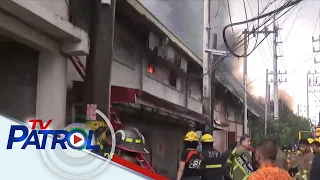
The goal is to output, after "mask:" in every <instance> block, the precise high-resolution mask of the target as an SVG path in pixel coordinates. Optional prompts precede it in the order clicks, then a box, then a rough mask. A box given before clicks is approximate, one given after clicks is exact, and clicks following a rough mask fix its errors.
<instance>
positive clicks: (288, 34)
mask: <svg viewBox="0 0 320 180" xmlns="http://www.w3.org/2000/svg"><path fill="white" fill-rule="evenodd" d="M302 9H303V8H302V3H301V5H300V8H299V9H298V11H297V13H296V16H295V18H294V20H293V22H292V24H291V27H290V29H289V32H288V33H287V36H286V37H285V38H284V40H283V42H285V41H287V40H288V38H289V36H290V33H291V31H292V29H293V26H294V24H295V22H296V20H297V18H298V15H299V13H300V11H301V10H302ZM292 12H293V11H292Z"/></svg>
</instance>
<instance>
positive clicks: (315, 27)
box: [312, 12, 320, 35]
mask: <svg viewBox="0 0 320 180" xmlns="http://www.w3.org/2000/svg"><path fill="white" fill-rule="evenodd" d="M319 13H320V12H319ZM318 22H319V15H318V18H317V21H316V25H315V26H314V30H313V33H312V35H314V33H315V32H316V29H317V24H318Z"/></svg>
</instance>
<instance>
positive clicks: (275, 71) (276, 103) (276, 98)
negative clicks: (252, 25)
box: [273, 15, 279, 120]
mask: <svg viewBox="0 0 320 180" xmlns="http://www.w3.org/2000/svg"><path fill="white" fill-rule="evenodd" d="M273 31H274V33H273V88H274V98H273V102H274V105H273V107H274V110H273V113H274V119H275V120H276V119H278V118H279V95H278V92H279V91H278V55H277V37H278V27H277V26H276V15H274V19H273Z"/></svg>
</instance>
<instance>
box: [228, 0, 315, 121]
mask: <svg viewBox="0 0 320 180" xmlns="http://www.w3.org/2000/svg"><path fill="white" fill-rule="evenodd" d="M280 1H281V0H278V2H280ZM256 2H257V0H251V1H250V5H251V9H252V11H253V14H254V15H255V14H256V13H257V3H256ZM260 2H261V1H260ZM263 2H267V0H265V1H263ZM230 4H231V7H232V8H231V14H232V15H231V16H232V19H233V21H234V22H237V21H242V20H244V19H245V12H244V8H243V4H242V1H235V0H230ZM260 5H261V4H260ZM264 6H265V4H264ZM239 7H242V8H239ZM273 8H274V6H273ZM319 8H320V1H316V0H314V1H311V0H308V1H303V2H302V3H301V4H300V5H298V6H297V7H296V8H295V9H294V10H293V12H292V13H291V12H289V13H287V14H286V15H284V16H283V17H282V18H280V19H279V20H278V24H279V26H280V28H281V30H280V34H279V39H278V41H280V42H282V43H280V44H279V45H278V51H277V52H278V55H281V56H283V57H279V59H278V70H280V71H281V72H285V71H287V75H284V76H282V77H283V78H282V79H283V80H285V79H287V82H283V83H280V84H279V89H283V90H285V91H286V92H287V93H288V94H289V95H290V96H292V97H293V100H294V108H293V110H294V112H296V113H297V111H298V105H300V106H301V107H300V108H299V109H300V111H299V115H301V116H305V117H306V116H307V113H306V104H307V100H306V98H307V72H308V70H310V71H311V72H314V71H315V70H318V72H320V69H319V68H320V66H319V65H315V64H314V59H313V57H314V53H313V50H312V47H313V45H314V46H315V47H316V49H317V48H318V47H319V46H317V44H313V43H312V36H313V35H314V36H317V37H318V36H319V34H320V29H319V27H320V26H319V22H318V14H319ZM248 9H249V8H248ZM248 11H249V10H248ZM248 17H249V18H251V17H252V16H251V13H250V11H249V12H248ZM317 22H318V23H317ZM271 28H272V27H270V29H271ZM262 38H263V37H262ZM272 38H273V36H272V35H271V36H269V37H268V38H267V39H266V40H265V41H264V42H263V43H262V44H261V45H260V46H259V48H258V49H256V50H255V51H254V52H253V53H252V54H251V55H250V56H249V57H248V76H249V78H250V80H253V82H252V84H253V85H254V90H253V93H254V95H256V96H263V97H264V96H265V87H266V69H269V71H271V70H272V69H273V59H272V42H273V39H272ZM251 44H254V42H252V43H251ZM315 57H317V58H318V59H319V61H320V55H318V56H315ZM319 77H320V74H319ZM271 78H272V77H270V79H269V80H271ZM319 82H320V79H319ZM309 89H310V90H316V91H317V90H318V91H319V90H320V87H316V88H315V87H312V88H309ZM271 92H272V93H273V86H272V84H271ZM319 98H320V93H317V92H316V93H310V94H309V107H310V118H312V119H314V120H315V121H316V123H317V120H318V119H319V115H318V114H319V107H320V103H319V102H320V99H319Z"/></svg>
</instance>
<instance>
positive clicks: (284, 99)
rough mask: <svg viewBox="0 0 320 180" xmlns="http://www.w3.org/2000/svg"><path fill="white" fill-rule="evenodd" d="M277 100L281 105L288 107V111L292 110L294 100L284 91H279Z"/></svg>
mask: <svg viewBox="0 0 320 180" xmlns="http://www.w3.org/2000/svg"><path fill="white" fill-rule="evenodd" d="M279 98H280V100H282V102H283V103H285V104H286V105H288V107H289V108H290V109H294V99H293V97H292V96H290V95H289V94H288V93H287V92H286V91H284V90H282V89H279Z"/></svg>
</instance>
